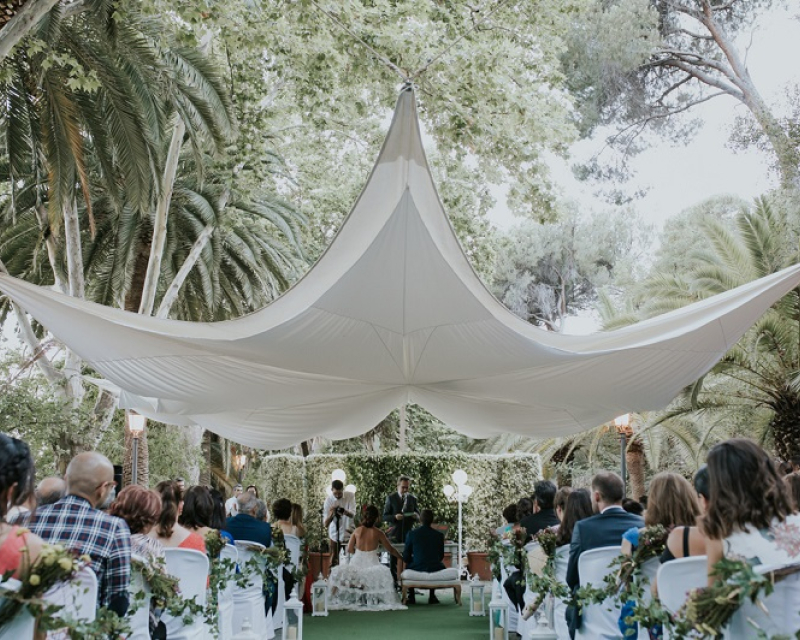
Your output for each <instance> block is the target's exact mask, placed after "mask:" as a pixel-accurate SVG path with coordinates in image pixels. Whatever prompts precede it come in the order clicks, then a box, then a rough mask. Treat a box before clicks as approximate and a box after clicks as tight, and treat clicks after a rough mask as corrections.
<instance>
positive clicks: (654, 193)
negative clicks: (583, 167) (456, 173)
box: [490, 0, 800, 228]
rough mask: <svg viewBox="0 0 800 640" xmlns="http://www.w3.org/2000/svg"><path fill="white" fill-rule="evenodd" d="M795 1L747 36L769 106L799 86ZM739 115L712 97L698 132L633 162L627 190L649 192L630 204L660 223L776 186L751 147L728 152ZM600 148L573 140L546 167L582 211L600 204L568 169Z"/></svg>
mask: <svg viewBox="0 0 800 640" xmlns="http://www.w3.org/2000/svg"><path fill="white" fill-rule="evenodd" d="M795 2H796V0H792V2H789V3H788V4H790V5H793V8H792V9H789V10H782V9H779V10H774V11H771V12H770V13H769V14H768V15H765V16H764V17H763V18H762V19H761V20H760V21H759V23H758V24H757V25H756V27H755V31H754V33H753V35H752V46H751V47H750V51H749V54H748V57H747V65H748V68H749V69H750V74H751V76H752V78H753V81H754V82H755V84H756V87H757V88H758V90H759V91H760V92H761V94H762V96H763V97H764V98H765V100H766V101H767V103H768V104H773V103H777V102H783V95H784V91H785V89H786V87H787V85H789V84H791V83H792V82H798V81H800V71H798V61H799V60H800V19H798V15H800V7H798V6H797V5H795ZM749 39H750V34H749V33H747V34H746V36H743V37H742V38H741V39H740V40H741V47H742V48H744V47H746V46H747V43H748V41H749ZM742 113H745V111H744V107H743V106H741V105H740V104H739V103H738V102H737V101H736V100H734V99H733V98H729V97H727V96H724V97H720V98H715V99H714V100H711V101H709V102H708V103H706V104H704V105H701V106H699V107H697V108H696V109H695V110H693V111H692V114H693V115H695V116H697V117H701V118H702V120H703V127H702V128H701V129H700V131H699V132H698V133H697V135H696V136H695V137H694V138H692V139H691V140H690V141H689V142H688V143H681V144H679V145H677V146H675V145H672V144H670V142H669V140H659V141H658V142H657V144H656V145H654V146H653V147H652V148H651V149H649V150H648V151H646V152H644V153H642V154H640V155H639V156H638V157H636V158H635V159H634V160H633V162H632V164H633V166H634V168H635V170H636V171H637V176H636V178H635V179H634V180H633V181H632V182H631V184H630V185H628V187H627V188H630V189H631V191H634V190H635V189H637V188H642V189H646V190H647V195H646V196H645V197H644V198H642V199H641V200H638V201H637V205H636V207H637V209H638V210H639V211H640V213H641V214H642V216H643V217H644V218H645V219H646V220H649V221H651V222H653V223H655V224H657V225H659V226H661V225H662V224H663V222H664V220H666V219H667V218H668V217H670V216H672V215H675V214H677V213H680V212H681V211H682V210H683V209H685V208H686V207H688V206H691V205H693V204H696V203H698V202H700V201H702V200H704V199H706V198H708V197H710V196H713V195H717V194H722V193H732V194H736V195H739V196H741V197H743V198H746V199H752V198H753V197H755V196H757V195H760V194H762V193H764V192H765V191H767V190H768V189H770V188H772V187H774V186H776V180H775V176H774V175H771V173H770V171H769V160H768V158H767V157H766V156H765V155H764V154H762V153H760V152H758V151H756V150H749V151H736V152H734V151H733V150H732V149H730V148H729V147H728V146H727V141H728V138H729V135H730V132H731V126H732V125H733V122H734V118H735V117H736V115H737V114H742ZM602 147H603V139H602V138H598V139H595V140H585V141H582V142H579V143H578V144H576V145H574V147H573V149H572V154H573V158H572V160H571V162H567V161H561V160H559V159H556V160H554V161H553V163H552V165H551V168H552V171H553V175H554V176H555V178H556V180H557V182H558V184H559V185H560V187H561V193H562V195H564V196H567V197H570V198H573V199H576V200H578V201H579V202H581V203H583V204H585V205H586V206H587V207H588V208H596V209H599V208H602V207H603V206H604V203H603V202H602V201H601V200H600V199H599V198H598V197H597V196H595V195H594V194H593V193H592V191H593V188H592V187H591V186H587V185H585V184H581V183H579V182H577V181H576V180H575V179H574V177H573V175H572V172H571V170H570V169H569V166H570V164H572V163H573V162H575V161H581V160H586V159H588V158H590V157H592V156H593V155H594V154H596V153H598V151H599V150H601V149H602ZM496 194H497V195H498V197H499V199H500V201H499V202H498V205H497V207H495V210H494V211H493V212H492V213H491V215H490V217H491V219H492V221H493V222H494V223H495V224H496V225H497V226H498V227H500V228H507V227H509V226H511V225H513V224H514V223H515V221H516V219H515V217H514V216H513V215H512V214H511V213H510V212H509V211H508V209H507V208H506V207H505V204H504V202H502V190H497V191H496Z"/></svg>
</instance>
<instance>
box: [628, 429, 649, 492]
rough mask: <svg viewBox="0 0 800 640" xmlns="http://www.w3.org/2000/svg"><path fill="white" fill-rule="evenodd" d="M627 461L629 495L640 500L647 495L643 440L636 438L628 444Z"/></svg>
mask: <svg viewBox="0 0 800 640" xmlns="http://www.w3.org/2000/svg"><path fill="white" fill-rule="evenodd" d="M625 461H626V462H627V465H628V495H629V496H630V497H631V498H633V499H634V500H638V499H639V498H641V497H642V496H643V495H645V490H644V478H645V456H644V445H643V444H642V439H641V438H639V437H636V436H634V437H633V439H632V440H631V441H630V442H629V443H628V450H627V451H626V453H625Z"/></svg>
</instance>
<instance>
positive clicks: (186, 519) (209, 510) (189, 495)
mask: <svg viewBox="0 0 800 640" xmlns="http://www.w3.org/2000/svg"><path fill="white" fill-rule="evenodd" d="M213 519H214V498H212V497H211V491H209V490H208V487H201V486H199V485H195V486H193V487H189V488H188V489H187V490H186V493H185V494H184V497H183V509H182V510H181V515H180V516H179V517H178V522H180V523H181V525H183V526H184V527H186V528H187V529H189V530H190V531H194V532H196V533H198V534H200V535H201V536H203V538H205V536H206V534H207V533H208V532H209V531H211V521H212V520H213Z"/></svg>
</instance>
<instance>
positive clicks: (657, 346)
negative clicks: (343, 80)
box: [0, 90, 800, 448]
mask: <svg viewBox="0 0 800 640" xmlns="http://www.w3.org/2000/svg"><path fill="white" fill-rule="evenodd" d="M798 283H800V266H796V267H792V268H790V269H787V270H785V271H782V272H780V273H776V274H773V275H770V276H768V277H765V278H762V279H761V280H758V281H755V282H752V283H750V284H747V285H745V286H742V287H739V288H738V289H735V290H733V291H730V292H727V293H724V294H722V295H718V296H715V297H713V298H710V299H708V300H705V301H702V302H699V303H697V304H694V305H691V306H689V307H686V308H684V309H681V310H679V311H675V312H672V313H669V314H666V315H663V316H660V317H658V318H654V319H652V320H649V321H646V322H641V323H639V324H637V325H634V326H631V327H627V328H625V329H621V330H618V331H612V332H607V333H599V334H595V335H591V336H579V337H578V336H566V335H558V334H554V333H548V332H545V331H543V330H540V329H538V328H536V327H533V326H531V325H529V324H527V323H525V322H523V321H522V320H520V319H519V318H517V317H516V316H514V315H513V314H512V313H510V312H509V311H508V310H507V309H506V308H505V307H503V306H502V305H501V304H500V303H499V302H498V301H497V300H496V299H495V298H493V297H492V295H491V294H490V293H489V292H488V291H487V289H486V288H485V287H484V285H483V284H482V283H481V282H480V280H479V279H478V278H477V276H476V275H475V273H474V272H473V270H472V268H471V266H470V264H469V262H468V260H467V258H466V256H465V255H464V253H463V251H462V250H461V247H460V245H459V243H458V241H457V240H456V238H455V236H454V234H453V230H452V227H451V226H450V223H449V220H448V218H447V216H446V214H445V213H444V210H443V208H442V205H441V203H440V201H439V197H438V195H437V192H436V188H435V186H434V184H433V180H432V178H431V174H430V171H429V168H428V165H427V161H426V158H425V153H424V151H423V148H422V141H421V138H420V131H419V123H418V120H417V114H416V103H415V97H414V94H413V92H412V91H411V90H404V91H403V92H402V94H401V95H400V98H399V100H398V103H397V109H396V112H395V115H394V120H393V122H392V125H391V128H390V130H389V133H388V134H387V138H386V141H385V142H384V146H383V149H382V150H381V153H380V156H379V157H378V161H377V162H376V164H375V167H374V169H373V171H372V174H371V176H370V178H369V180H368V182H367V184H366V186H365V187H364V191H363V192H362V194H361V196H360V197H359V199H358V201H357V202H356V204H355V207H354V208H353V210H352V212H351V213H350V215H349V216H348V218H347V220H346V221H345V223H344V224H343V226H342V228H341V230H340V232H339V234H338V235H337V236H336V238H335V239H334V240H333V242H332V243H331V245H330V247H329V248H328V250H327V251H326V253H325V254H324V255H323V256H322V258H321V259H320V260H319V262H318V263H317V264H316V265H315V266H314V267H313V268H312V269H311V270H310V271H309V272H308V274H307V275H306V276H305V277H304V278H303V279H302V280H301V281H300V282H298V283H297V284H296V285H295V286H294V287H293V288H292V289H291V290H289V291H288V292H287V293H286V294H284V295H283V296H282V297H281V298H279V299H278V300H276V301H275V302H273V303H272V304H271V305H269V306H268V307H266V308H265V309H263V310H261V311H258V312H256V313H253V314H250V315H248V316H246V317H243V318H240V319H237V320H231V321H227V322H219V323H209V324H204V323H189V322H178V321H173V320H161V319H156V318H151V317H143V316H140V315H136V314H133V313H128V312H125V311H121V310H119V309H112V308H108V307H102V306H99V305H96V304H93V303H89V302H84V301H81V300H77V299H74V298H70V297H68V296H64V295H61V294H59V293H55V292H53V291H51V290H47V289H43V288H39V287H36V286H33V285H30V284H28V283H25V282H22V281H20V280H16V279H14V278H10V277H8V276H2V275H0V290H2V291H3V292H4V293H6V294H8V295H9V296H11V298H13V299H14V300H15V301H16V302H18V303H19V304H20V305H21V306H22V307H23V308H24V309H26V310H27V311H28V312H29V313H30V314H31V315H32V316H34V317H35V318H36V319H37V320H39V321H40V322H41V323H42V324H43V325H45V326H46V327H47V328H48V329H49V330H50V331H52V333H53V334H54V335H55V336H56V337H57V338H59V339H60V340H62V341H63V342H64V343H66V344H67V345H68V346H69V347H70V348H72V349H73V350H74V351H75V352H77V353H78V354H79V355H80V356H81V357H82V358H84V359H85V360H86V361H87V362H88V363H89V364H91V365H92V366H93V367H94V368H95V369H96V370H97V371H99V372H100V373H101V374H102V375H103V376H105V378H106V379H107V380H109V381H110V382H112V383H113V384H114V385H117V386H118V387H119V388H120V389H121V390H122V392H121V394H120V398H121V400H120V403H121V406H123V407H126V408H129V409H135V410H137V411H139V412H141V413H143V414H144V415H146V416H148V417H151V418H155V419H158V420H161V421H164V422H167V423H171V424H181V425H186V424H198V425H201V426H203V427H205V428H207V429H210V430H211V431H214V432H216V433H218V434H220V435H223V436H225V437H228V438H230V439H232V440H234V441H237V442H240V443H242V444H245V445H249V446H254V447H265V448H279V447H285V446H289V445H292V444H296V443H298V442H300V441H302V440H306V439H309V438H311V437H313V436H325V437H328V438H334V439H339V438H347V437H352V436H355V435H358V434H361V433H363V432H365V431H367V430H368V429H370V428H372V427H374V426H375V425H376V424H377V423H378V422H379V421H380V420H382V419H383V418H384V417H385V416H386V415H387V414H388V413H389V412H390V411H392V410H393V409H394V408H396V407H398V406H399V405H400V404H401V403H403V402H414V403H418V404H420V405H422V406H424V407H425V408H427V409H428V410H430V411H431V412H432V413H433V414H435V415H436V416H438V417H439V418H440V419H442V420H443V421H444V422H445V423H447V424H449V425H451V426H452V427H454V428H456V429H458V430H460V431H462V432H464V433H466V434H468V435H470V436H473V437H489V436H492V435H494V434H498V433H501V432H515V433H520V434H524V435H529V436H554V435H567V434H570V433H574V432H577V431H581V430H584V429H588V428H591V427H594V426H597V425H598V424H600V423H602V422H604V421H606V420H609V419H611V418H612V417H614V416H615V415H618V414H620V413H624V412H627V411H636V410H645V409H656V408H659V407H663V406H664V405H666V404H667V403H668V402H669V401H670V400H672V398H673V397H675V395H676V394H677V393H678V392H679V391H680V390H681V389H682V388H683V387H684V386H686V385H687V384H689V383H691V382H692V381H693V380H695V379H696V378H698V377H699V376H700V375H702V374H704V373H705V372H707V371H708V370H709V369H710V368H711V367H712V366H713V365H714V363H716V362H717V361H718V360H719V359H720V358H721V357H722V355H723V354H724V353H725V352H726V351H727V350H728V348H729V347H730V346H732V345H733V344H734V343H735V342H736V341H737V340H738V339H739V338H740V337H741V336H742V334H743V333H744V332H745V331H746V330H747V329H748V327H750V326H751V325H752V324H753V323H754V322H755V321H756V320H757V319H758V318H759V316H760V315H761V314H763V312H764V311H765V310H766V309H767V308H769V306H770V305H772V304H773V303H774V302H775V301H776V300H778V299H779V298H780V297H781V296H783V295H784V294H785V293H786V292H788V291H789V290H791V289H792V288H793V287H795V286H797V285H798Z"/></svg>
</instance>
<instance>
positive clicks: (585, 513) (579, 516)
mask: <svg viewBox="0 0 800 640" xmlns="http://www.w3.org/2000/svg"><path fill="white" fill-rule="evenodd" d="M592 515H594V511H593V510H592V496H591V494H590V493H589V490H588V489H574V490H573V491H571V492H570V494H569V495H568V496H567V502H566V506H565V507H564V510H563V515H562V516H560V517H561V525H560V526H559V527H558V531H557V532H556V546H557V547H562V546H564V545H565V544H569V543H570V542H571V541H572V530H573V529H574V528H575V523H576V522H578V521H580V520H583V519H584V518H588V517H589V516H592Z"/></svg>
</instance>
